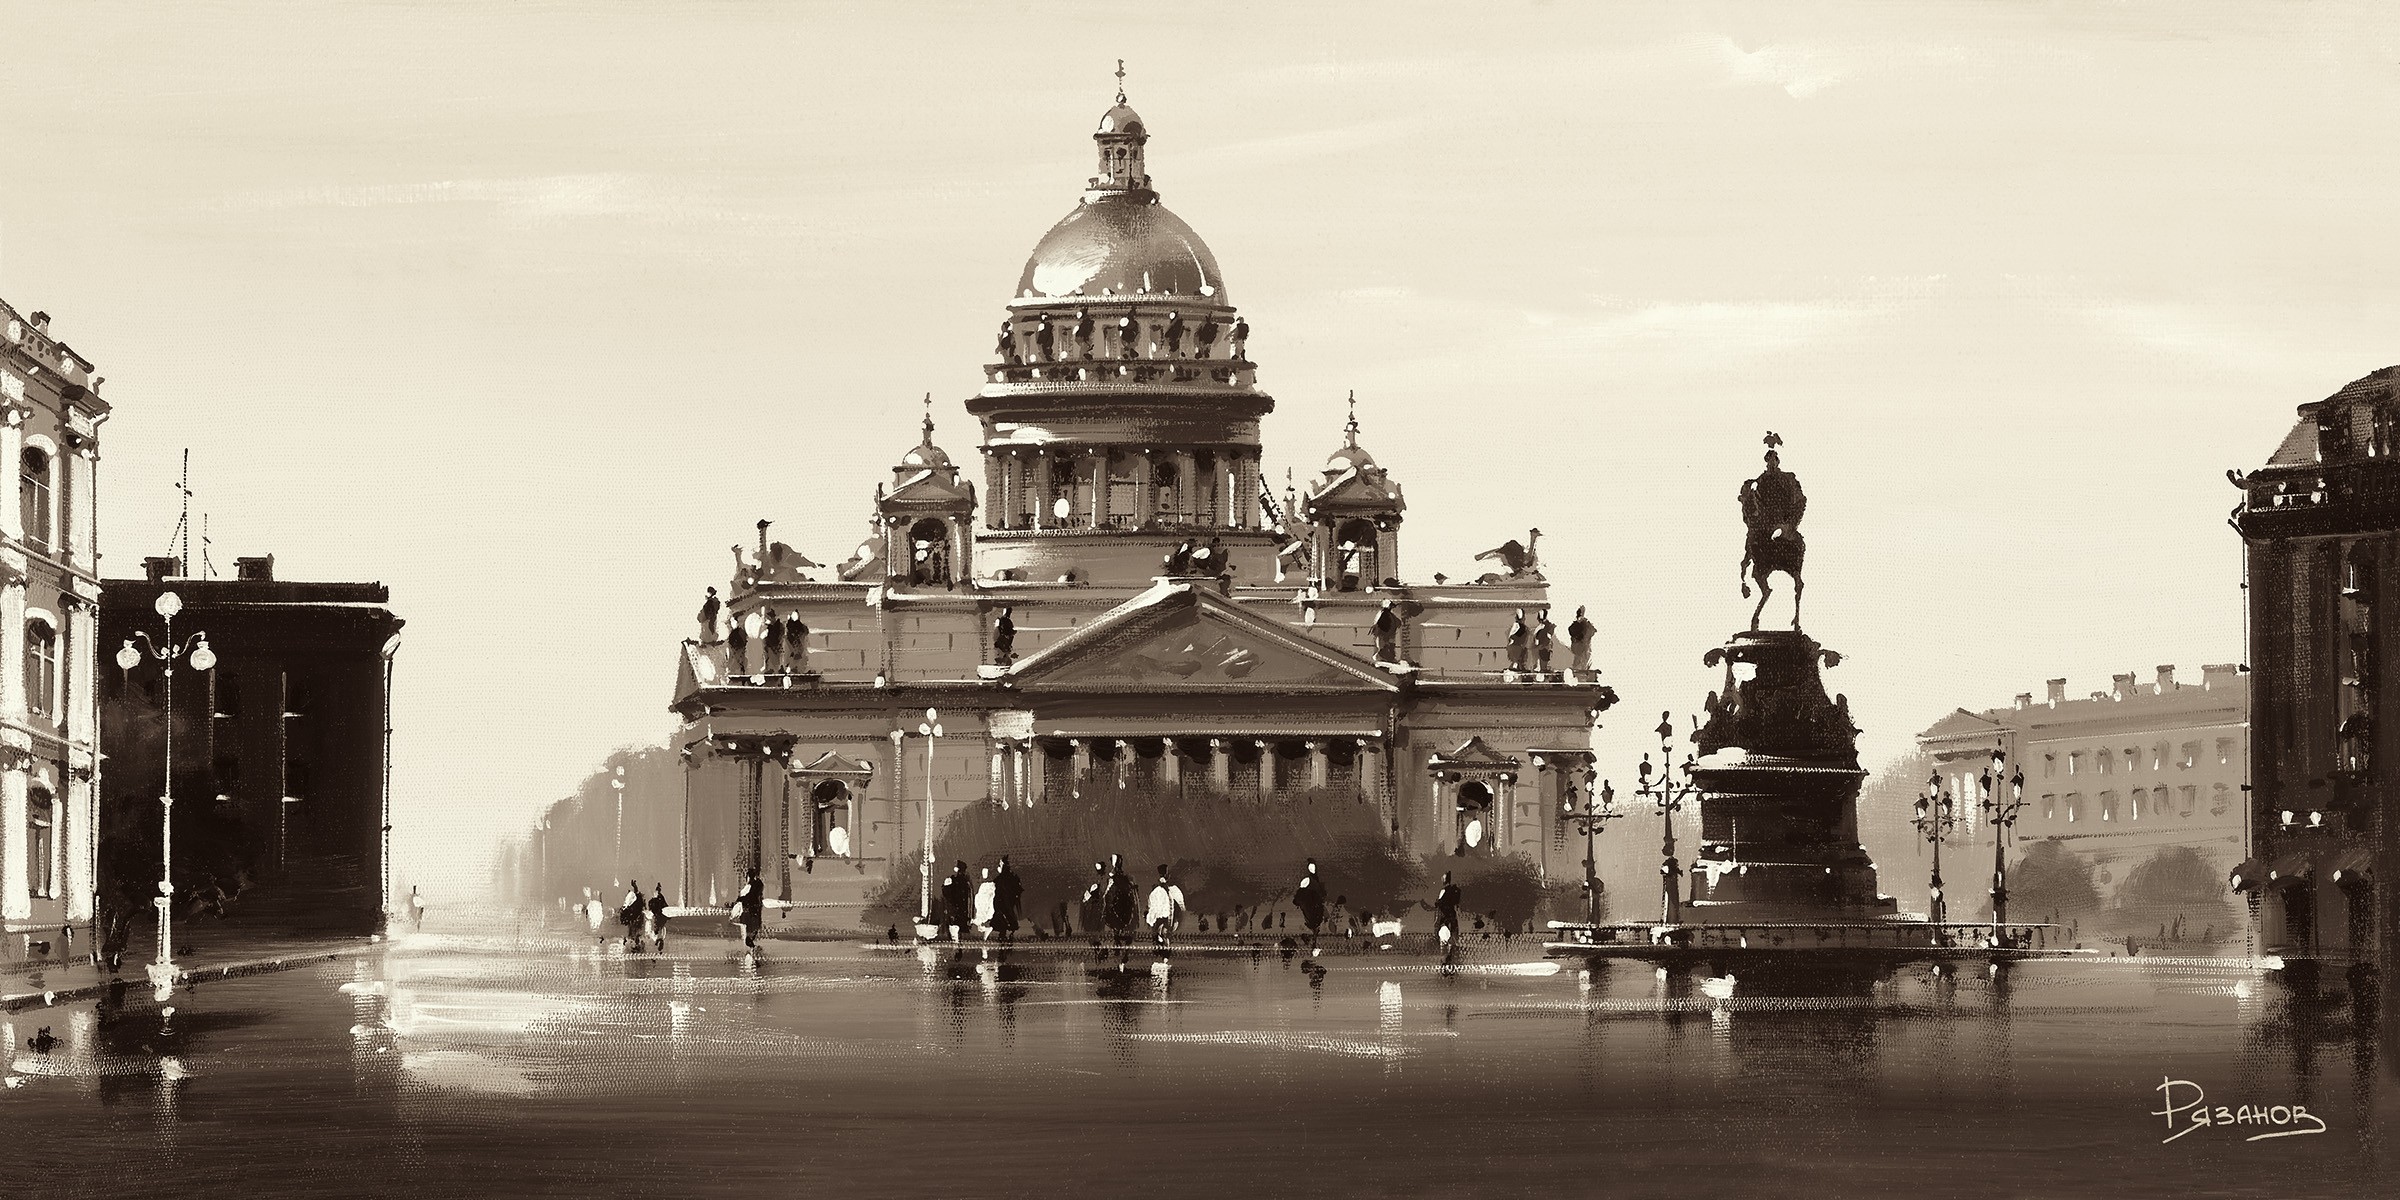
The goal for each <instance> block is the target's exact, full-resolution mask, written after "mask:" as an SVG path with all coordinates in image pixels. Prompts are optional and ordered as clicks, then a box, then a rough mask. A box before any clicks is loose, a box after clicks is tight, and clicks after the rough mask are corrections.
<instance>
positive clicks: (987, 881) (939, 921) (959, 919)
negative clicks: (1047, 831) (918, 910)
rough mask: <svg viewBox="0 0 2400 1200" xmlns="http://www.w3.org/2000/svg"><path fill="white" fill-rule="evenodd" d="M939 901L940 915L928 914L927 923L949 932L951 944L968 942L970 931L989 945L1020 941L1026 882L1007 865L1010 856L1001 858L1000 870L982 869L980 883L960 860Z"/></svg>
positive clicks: (943, 885)
mask: <svg viewBox="0 0 2400 1200" xmlns="http://www.w3.org/2000/svg"><path fill="white" fill-rule="evenodd" d="M940 899H941V911H939V912H936V913H928V914H926V916H927V918H928V919H927V922H926V923H927V924H929V925H933V926H936V927H937V928H939V929H942V930H944V931H946V932H948V933H949V935H950V940H952V941H957V942H963V941H965V940H967V931H968V930H970V929H971V930H974V931H975V932H976V934H977V935H978V936H980V937H981V938H982V939H983V940H984V941H987V942H990V941H999V942H1013V941H1016V940H1017V926H1018V925H1020V924H1022V923H1023V922H1024V917H1025V881H1024V880H1023V879H1021V878H1019V877H1018V876H1017V873H1016V871H1015V870H1014V869H1013V868H1011V867H1010V866H1009V865H1008V856H1007V855H1005V854H1003V855H1001V856H1000V865H999V866H998V867H996V868H995V867H985V868H983V878H982V879H981V880H980V881H978V880H977V879H975V878H973V877H972V876H970V875H969V874H968V872H967V860H965V859H963V858H962V859H959V860H958V863H957V865H956V866H954V867H952V868H951V869H950V877H949V878H948V879H944V880H943V881H942V888H941V897H940Z"/></svg>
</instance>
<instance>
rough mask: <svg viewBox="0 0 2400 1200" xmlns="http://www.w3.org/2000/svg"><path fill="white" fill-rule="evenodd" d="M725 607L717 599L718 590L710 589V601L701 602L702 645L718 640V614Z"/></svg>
mask: <svg viewBox="0 0 2400 1200" xmlns="http://www.w3.org/2000/svg"><path fill="white" fill-rule="evenodd" d="M724 607H725V606H724V602H723V601H720V600H718V599H717V589H715V588H713V587H712V588H710V589H708V599H706V600H703V601H701V602H700V644H701V645H703V646H705V645H708V644H709V643H711V642H714V641H716V640H717V614H718V613H719V612H721V611H723V609H724Z"/></svg>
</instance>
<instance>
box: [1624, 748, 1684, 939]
mask: <svg viewBox="0 0 2400 1200" xmlns="http://www.w3.org/2000/svg"><path fill="white" fill-rule="evenodd" d="M1657 732H1658V763H1657V765H1656V766H1655V767H1654V766H1653V765H1652V764H1651V762H1650V755H1649V754H1648V753H1644V754H1643V755H1642V764H1641V766H1639V767H1637V768H1635V770H1636V773H1637V774H1639V775H1640V776H1641V782H1640V784H1639V785H1638V786H1636V787H1635V788H1634V792H1633V794H1634V795H1637V796H1640V797H1641V798H1642V799H1644V800H1647V801H1649V802H1650V803H1651V804H1652V805H1653V806H1654V807H1655V808H1656V809H1657V810H1658V827H1659V834H1660V843H1659V850H1658V853H1659V860H1660V861H1659V864H1658V875H1659V893H1660V894H1659V906H1658V919H1659V922H1660V923H1661V924H1664V925H1673V924H1676V923H1678V922H1679V921H1681V920H1682V919H1683V901H1682V900H1681V899H1680V898H1679V895H1680V893H1679V890H1678V887H1677V881H1678V880H1680V879H1681V878H1682V875H1683V864H1682V863H1679V862H1677V861H1676V860H1675V814H1676V813H1679V812H1681V811H1683V802H1684V801H1685V800H1687V799H1689V798H1691V797H1693V796H1697V795H1699V794H1700V785H1698V784H1696V783H1693V782H1692V772H1693V771H1695V770H1698V769H1699V763H1698V762H1696V761H1695V760H1694V759H1693V758H1692V756H1691V755H1689V754H1686V755H1684V756H1683V761H1682V762H1681V763H1677V762H1676V761H1675V714H1673V713H1664V712H1662V713H1660V714H1658V730H1657ZM1677 771H1681V772H1682V773H1683V778H1682V779H1681V780H1677V779H1676V778H1675V773H1676V772H1677Z"/></svg>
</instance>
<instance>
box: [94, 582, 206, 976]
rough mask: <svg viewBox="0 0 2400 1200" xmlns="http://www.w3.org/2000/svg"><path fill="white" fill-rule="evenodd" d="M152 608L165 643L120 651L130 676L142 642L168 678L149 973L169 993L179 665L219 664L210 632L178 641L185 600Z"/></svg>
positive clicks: (170, 597) (161, 599)
mask: <svg viewBox="0 0 2400 1200" xmlns="http://www.w3.org/2000/svg"><path fill="white" fill-rule="evenodd" d="M151 607H152V608H154V609H155V610H157V612H158V615H159V616H160V618H162V619H163V620H164V621H165V622H166V637H165V639H164V642H163V644H162V643H161V642H154V641H151V640H150V635H149V634H148V633H146V632H143V631H141V630H135V631H134V634H133V637H130V638H127V639H125V645H124V646H123V647H122V648H121V649H119V650H118V651H117V667H118V669H119V670H123V671H127V672H130V671H132V670H133V669H134V668H135V667H138V666H140V665H142V658H143V651H142V650H141V649H137V648H136V647H135V646H134V644H133V642H134V638H140V639H141V641H142V646H143V647H146V648H147V649H148V651H149V656H150V657H151V658H154V659H156V660H157V662H158V664H159V667H160V669H161V671H162V672H163V673H164V674H165V675H166V717H167V722H166V724H167V737H166V752H165V755H164V757H165V759H166V772H165V774H164V776H163V777H162V782H161V784H160V786H159V790H158V825H159V831H158V899H156V900H154V901H152V902H151V903H153V904H155V905H156V906H157V907H158V960H157V961H156V962H153V963H151V964H150V969H149V976H150V986H151V987H153V988H155V989H157V990H158V991H159V992H160V993H161V994H164V993H165V992H166V991H168V990H169V989H171V988H173V987H174V986H175V929H174V925H173V923H172V922H171V920H170V919H169V913H170V911H171V910H172V909H173V907H174V903H175V663H176V662H177V660H179V659H182V658H183V657H184V656H185V655H186V654H187V653H188V654H189V655H190V656H191V661H192V669H193V670H195V671H206V670H208V669H210V668H211V667H214V666H216V665H217V655H216V652H215V651H212V650H210V649H209V648H208V635H207V634H205V633H195V634H193V635H192V636H191V638H190V640H189V641H188V642H178V641H176V640H175V614H176V613H179V612H182V611H183V598H182V597H180V596H178V595H176V594H175V593H173V592H160V593H159V594H158V600H157V601H156V602H155V603H153V604H152V605H151Z"/></svg>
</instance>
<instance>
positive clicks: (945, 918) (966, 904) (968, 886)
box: [935, 858, 975, 942]
mask: <svg viewBox="0 0 2400 1200" xmlns="http://www.w3.org/2000/svg"><path fill="white" fill-rule="evenodd" d="M974 904H975V885H974V884H973V883H972V882H970V881H969V880H968V879H967V860H965V859H963V858H962V859H960V860H958V865H957V866H954V867H952V868H950V878H948V879H945V880H943V881H942V915H941V918H940V920H938V921H936V922H935V924H937V925H947V926H949V927H950V940H951V941H953V942H963V941H965V940H967V929H966V926H967V922H968V921H970V920H972V919H973V915H972V910H973V907H974Z"/></svg>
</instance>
